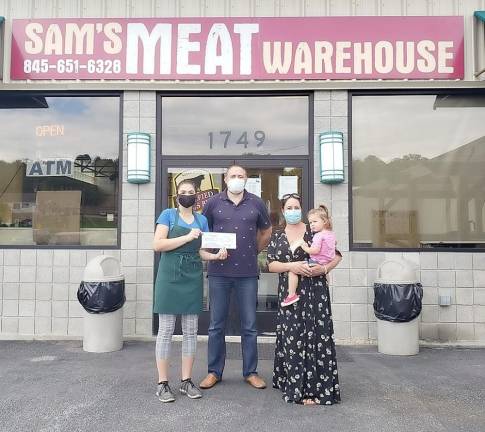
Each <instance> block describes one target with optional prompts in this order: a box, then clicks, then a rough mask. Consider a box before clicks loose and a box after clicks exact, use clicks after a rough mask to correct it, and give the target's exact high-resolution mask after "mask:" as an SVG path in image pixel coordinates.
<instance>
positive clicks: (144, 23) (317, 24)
mask: <svg viewBox="0 0 485 432" xmlns="http://www.w3.org/2000/svg"><path fill="white" fill-rule="evenodd" d="M12 32H13V34H12V61H11V71H10V77H11V79H13V80H25V79H31V80H46V79H56V80H63V79H68V80H72V79H83V80H99V79H105V80H119V79H130V80H219V81H220V80H245V81H248V80H270V81H273V80H302V79H305V80H326V79H332V80H349V79H358V80H369V79H373V80H375V79H447V80H449V79H463V70H464V29H463V17H459V16H446V17H384V16H382V17H307V18H183V19H182V18H181V19H175V18H167V19H165V18H152V19H145V18H143V19H134V18H129V19H104V18H103V19H101V18H100V19H96V18H89V19H38V20H37V19H32V20H13V26H12Z"/></svg>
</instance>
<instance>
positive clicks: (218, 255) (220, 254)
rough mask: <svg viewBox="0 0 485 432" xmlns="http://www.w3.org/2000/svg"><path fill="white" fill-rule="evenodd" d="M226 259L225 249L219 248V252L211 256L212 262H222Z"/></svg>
mask: <svg viewBox="0 0 485 432" xmlns="http://www.w3.org/2000/svg"><path fill="white" fill-rule="evenodd" d="M226 258H227V249H226V248H221V249H219V252H217V253H216V254H213V258H212V259H213V260H214V261H222V260H225V259H226Z"/></svg>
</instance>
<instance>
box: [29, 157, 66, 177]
mask: <svg viewBox="0 0 485 432" xmlns="http://www.w3.org/2000/svg"><path fill="white" fill-rule="evenodd" d="M72 166H73V161H72V159H44V160H37V161H28V162H27V169H26V170H25V175H26V177H53V176H66V177H72Z"/></svg>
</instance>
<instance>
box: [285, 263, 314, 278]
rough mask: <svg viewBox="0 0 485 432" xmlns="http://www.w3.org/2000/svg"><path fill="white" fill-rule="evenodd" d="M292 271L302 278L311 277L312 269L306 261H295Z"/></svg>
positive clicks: (292, 264)
mask: <svg viewBox="0 0 485 432" xmlns="http://www.w3.org/2000/svg"><path fill="white" fill-rule="evenodd" d="M290 271H291V272H293V273H296V274H298V275H301V276H311V275H312V269H311V267H310V266H309V265H308V263H307V262H306V261H295V262H292V263H291V265H290Z"/></svg>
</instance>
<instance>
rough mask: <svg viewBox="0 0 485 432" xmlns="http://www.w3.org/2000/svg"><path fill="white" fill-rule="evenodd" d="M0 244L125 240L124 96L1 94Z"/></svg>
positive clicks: (97, 243) (82, 243)
mask: <svg viewBox="0 0 485 432" xmlns="http://www.w3.org/2000/svg"><path fill="white" fill-rule="evenodd" d="M0 124H1V125H2V127H1V128H0V245H1V246H46V247H51V246H56V245H62V247H65V246H82V247H86V246H88V247H89V246H104V247H110V246H111V247H113V246H116V245H117V244H118V200H119V198H118V191H119V159H118V158H119V151H120V97H119V95H106V94H103V95H101V94H96V95H56V94H49V95H47V94H39V93H24V92H17V93H0Z"/></svg>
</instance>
